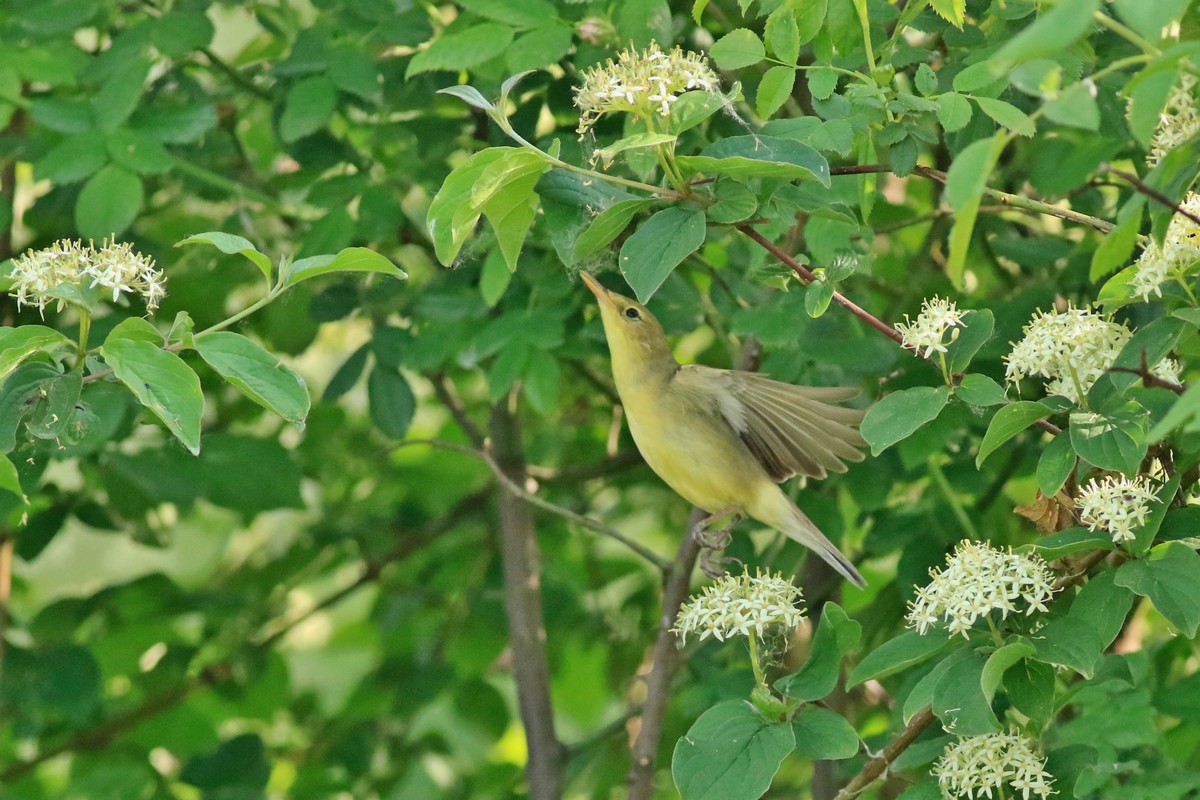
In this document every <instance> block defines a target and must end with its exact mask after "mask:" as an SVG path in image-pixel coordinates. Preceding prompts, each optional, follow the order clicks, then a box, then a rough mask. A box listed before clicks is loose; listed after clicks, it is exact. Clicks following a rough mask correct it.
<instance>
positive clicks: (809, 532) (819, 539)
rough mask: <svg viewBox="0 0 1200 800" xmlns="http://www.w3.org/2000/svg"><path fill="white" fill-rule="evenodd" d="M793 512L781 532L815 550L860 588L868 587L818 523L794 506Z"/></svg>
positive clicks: (781, 527)
mask: <svg viewBox="0 0 1200 800" xmlns="http://www.w3.org/2000/svg"><path fill="white" fill-rule="evenodd" d="M791 512H792V513H791V514H790V515H788V516H787V518H786V519H784V520H783V523H782V524H780V525H779V526H778V528H779V529H780V530H781V531H783V532H784V533H785V534H787V535H788V537H790V538H792V539H795V540H796V541H797V542H799V543H800V544H802V545H804V546H805V547H807V548H809V549H810V550H813V551H814V552H815V553H816V554H817V555H819V556H820V557H821V558H823V559H824V560H825V562H826V563H827V564H829V566H831V567H833V568H834V569H835V570H837V571H838V573H839V574H841V575H842V576H843V577H845V579H846V580H848V581H850V582H851V583H853V584H854V585H855V586H857V587H858V588H860V589H861V588H863V587H865V586H866V585H867V581H866V579H865V578H863V576H862V575H861V574H859V572H858V570H857V569H855V568H854V565H853V564H851V563H850V559H848V558H846V557H845V556H844V555H842V553H841V551H840V550H838V549H837V547H836V546H835V545H834V544H833V542H831V541H829V539H827V538H826V537H825V534H823V533H821V530H820V529H819V528H818V527H817V526H816V523H814V522H813V521H812V520H811V519H809V518H808V517H807V516H805V514H804V512H803V511H801V510H800V509H798V508H796V507H795V506H794V505H793V506H792V507H791Z"/></svg>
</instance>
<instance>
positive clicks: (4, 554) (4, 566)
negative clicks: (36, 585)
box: [0, 530, 14, 677]
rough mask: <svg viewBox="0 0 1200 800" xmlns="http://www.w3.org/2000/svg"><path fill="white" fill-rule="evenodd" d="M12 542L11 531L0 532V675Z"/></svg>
mask: <svg viewBox="0 0 1200 800" xmlns="http://www.w3.org/2000/svg"><path fill="white" fill-rule="evenodd" d="M13 544H14V537H13V533H12V531H10V530H5V531H4V532H3V533H0V677H3V675H4V637H5V635H7V633H8V603H9V600H10V599H11V596H12V559H13Z"/></svg>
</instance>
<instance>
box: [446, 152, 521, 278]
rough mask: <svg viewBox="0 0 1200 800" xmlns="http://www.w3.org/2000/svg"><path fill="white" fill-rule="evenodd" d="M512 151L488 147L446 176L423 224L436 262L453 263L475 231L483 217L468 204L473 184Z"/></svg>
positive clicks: (477, 209) (475, 208) (473, 189)
mask: <svg viewBox="0 0 1200 800" xmlns="http://www.w3.org/2000/svg"><path fill="white" fill-rule="evenodd" d="M514 149H515V148H512V147H489V148H487V149H486V150H480V151H479V152H478V153H475V154H474V155H472V156H471V157H470V158H468V159H467V160H466V161H465V162H464V163H462V164H460V165H459V166H457V167H455V168H454V170H453V171H452V172H451V173H450V174H449V175H447V176H446V180H445V181H443V182H442V188H440V189H438V193H437V194H436V195H435V196H434V198H433V202H431V203H430V204H429V212H428V214H427V215H426V218H425V224H426V225H427V226H428V228H429V235H430V238H432V239H433V248H434V252H435V253H436V254H437V258H438V261H440V262H442V264H444V265H445V266H447V267H448V266H450V265H451V264H453V263H454V259H455V258H457V257H458V251H459V250H461V249H462V246H463V244H464V243H465V242H466V240H467V237H468V236H470V235H471V232H472V231H473V230H475V223H476V222H478V221H479V217H480V215H481V214H482V213H483V211H482V209H480V208H477V207H476V206H474V205H473V204H472V203H471V202H470V200H471V196H472V194H473V193H474V191H475V182H476V181H477V180H479V178H480V176H481V175H483V172H484V170H485V169H487V168H488V167H489V166H490V165H491V164H493V163H494V162H496V161H498V160H499V159H501V158H502V157H504V156H505V155H507V154H509V153H511V152H513V150H514Z"/></svg>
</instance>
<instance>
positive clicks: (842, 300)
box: [737, 223, 904, 344]
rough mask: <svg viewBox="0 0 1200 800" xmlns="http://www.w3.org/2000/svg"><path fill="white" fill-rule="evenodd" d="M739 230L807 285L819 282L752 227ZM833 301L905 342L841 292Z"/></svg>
mask: <svg viewBox="0 0 1200 800" xmlns="http://www.w3.org/2000/svg"><path fill="white" fill-rule="evenodd" d="M737 229H738V230H739V231H741V232H742V233H744V234H746V235H747V236H749V237H750V238H751V239H753V240H754V241H755V242H757V243H758V245H759V246H761V247H762V248H763V249H764V250H766V251H767V252H768V253H770V254H771V255H773V256H775V257H776V258H778V259H779V260H780V261H782V262H783V263H784V264H785V265H787V267H788V268H790V269H791V270H792V272H795V273H796V274H797V275H799V276H800V278H801V279H802V280H803V281H804V282H805V283H813V282H814V281H816V280H817V276H816V275H814V274H813V273H812V271H811V270H809V269H808V267H806V266H804V265H803V264H801V263H800V262H799V261H797V260H796V259H794V258H792V257H791V256H790V255H788V254H787V253H785V252H784V251H783V250H782V249H780V248H779V247H778V246H776V244H775V243H774V242H772V241H771V240H770V239H768V238H767V237H765V236H763V235H762V234H761V233H759V232H758V231H757V230H755V229H754V228H753V227H752V226H750V225H747V224H745V223H742V224H740V225H738V226H737ZM833 299H834V301H836V302H837V303H838V304H839V305H841V306H843V307H844V308H845V309H846V310H847V311H849V312H850V313H851V314H853V315H854V316H856V317H858V318H859V319H861V320H862V321H863V322H865V323H867V324H868V325H870V326H871V327H872V328H874V329H875V330H877V331H879V332H880V333H882V334H883V335H884V336H886V337H888V338H889V339H891V340H892V341H894V342H896V344H900V343H901V342H903V341H904V338H903V337H902V336H901V335H900V333H899V331H897V330H896V329H895V328H893V327H892V326H891V325H888V324H887V323H886V322H884V321H883V320H881V319H879V317H876V316H875V315H874V314H872V313H871V312H869V311H867V310H866V309H864V308H863V307H862V306H860V305H858V304H857V303H855V302H854V301H853V300H850V299H849V298H848V297H846V296H845V295H844V294H842V293H841V292H834V293H833Z"/></svg>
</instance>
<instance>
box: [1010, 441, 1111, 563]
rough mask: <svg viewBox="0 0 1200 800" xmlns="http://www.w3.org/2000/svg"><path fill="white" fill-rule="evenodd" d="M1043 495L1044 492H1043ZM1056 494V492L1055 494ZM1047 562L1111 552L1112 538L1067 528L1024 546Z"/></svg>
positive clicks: (1098, 533)
mask: <svg viewBox="0 0 1200 800" xmlns="http://www.w3.org/2000/svg"><path fill="white" fill-rule="evenodd" d="M1060 439H1061V440H1063V441H1066V439H1067V437H1065V436H1056V437H1055V438H1054V441H1056V442H1057V441H1059V440H1060ZM1043 494H1044V492H1043ZM1055 494H1057V492H1056V493H1055ZM1026 547H1028V548H1029V549H1031V550H1032V551H1034V552H1036V553H1037V554H1038V555H1040V556H1041V557H1042V558H1044V559H1046V560H1047V561H1051V560H1053V559H1056V558H1062V557H1063V556H1069V555H1074V554H1075V553H1088V552H1093V551H1095V550H1112V549H1113V543H1112V538H1111V537H1110V536H1109V535H1108V534H1107V533H1105V532H1104V531H1089V530H1088V529H1087V528H1067V529H1066V530H1065V531H1059V532H1058V533H1052V534H1050V535H1049V536H1043V537H1041V538H1039V539H1038V540H1037V541H1035V542H1033V543H1032V544H1029V545H1026Z"/></svg>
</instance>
